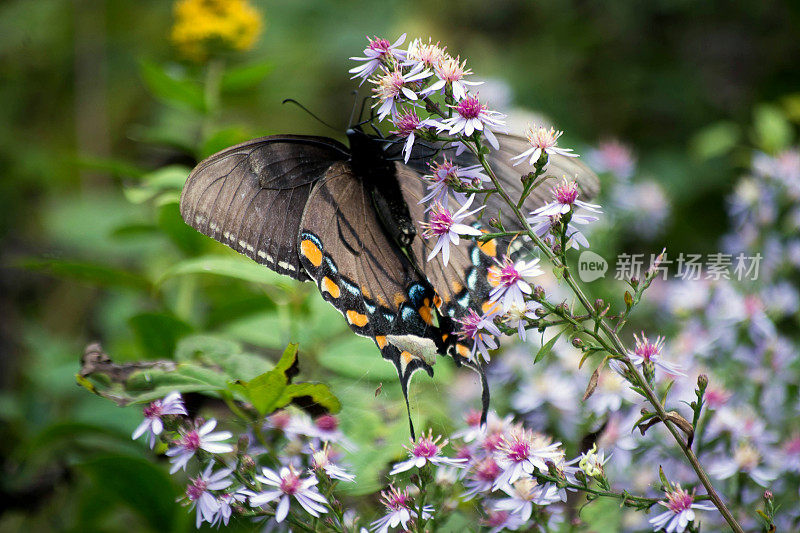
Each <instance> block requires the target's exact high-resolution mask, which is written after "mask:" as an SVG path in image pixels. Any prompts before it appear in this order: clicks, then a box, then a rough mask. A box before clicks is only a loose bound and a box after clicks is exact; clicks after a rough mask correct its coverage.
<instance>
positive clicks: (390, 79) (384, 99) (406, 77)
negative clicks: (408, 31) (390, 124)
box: [370, 64, 431, 120]
mask: <svg viewBox="0 0 800 533" xmlns="http://www.w3.org/2000/svg"><path fill="white" fill-rule="evenodd" d="M423 69H424V65H422V64H420V65H417V66H416V67H414V68H412V69H411V70H410V71H408V72H405V73H404V72H403V71H402V70H400V69H399V68H396V69H394V70H388V69H386V68H383V71H382V72H383V74H381V75H380V76H378V77H377V78H375V79H371V80H370V83H374V84H375V87H374V88H373V89H372V92H374V93H375V98H377V99H378V102H376V103H375V105H374V106H372V107H378V120H383V119H384V118H386V117H387V116H388V115H392V116H395V115H396V114H397V104H398V103H399V102H400V101H402V100H403V99H405V100H408V101H411V102H414V101H416V100H418V99H419V97H418V96H417V93H416V92H415V89H416V86H417V82H418V81H421V80H424V79H425V78H427V77H428V76H430V75H431V72H430V71H429V70H423Z"/></svg>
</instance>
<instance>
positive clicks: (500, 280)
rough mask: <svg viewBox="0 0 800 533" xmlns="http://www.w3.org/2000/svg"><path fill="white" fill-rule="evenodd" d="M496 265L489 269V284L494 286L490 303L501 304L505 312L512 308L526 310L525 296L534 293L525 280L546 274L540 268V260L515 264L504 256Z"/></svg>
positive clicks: (490, 295) (535, 259) (490, 294)
mask: <svg viewBox="0 0 800 533" xmlns="http://www.w3.org/2000/svg"><path fill="white" fill-rule="evenodd" d="M495 263H497V264H496V265H493V266H491V267H489V275H488V279H489V283H491V284H492V285H493V286H494V288H493V289H492V292H490V293H489V299H490V301H492V302H501V304H502V306H503V311H508V310H509V309H511V308H512V307H517V308H518V309H524V308H525V295H528V294H531V292H533V289H531V286H530V285H529V284H528V282H527V281H525V278H532V277H534V276H539V275H541V274H544V271H543V270H542V269H541V268H539V258H538V257H537V258H534V259H532V260H531V261H522V260H520V261H516V262H514V261H513V260H512V259H511V258H510V257H508V256H504V257H503V260H502V261H498V260H497V259H495Z"/></svg>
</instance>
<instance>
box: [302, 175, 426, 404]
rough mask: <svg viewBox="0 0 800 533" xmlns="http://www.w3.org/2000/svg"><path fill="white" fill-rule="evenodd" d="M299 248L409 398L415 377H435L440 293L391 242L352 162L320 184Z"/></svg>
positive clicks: (326, 293) (311, 271)
mask: <svg viewBox="0 0 800 533" xmlns="http://www.w3.org/2000/svg"><path fill="white" fill-rule="evenodd" d="M297 248H298V250H299V255H300V263H301V265H302V266H303V268H304V269H305V270H306V272H307V273H308V275H309V276H310V277H312V278H313V279H314V280H315V281H316V282H317V286H318V287H319V290H320V293H321V294H322V295H323V297H324V298H325V299H326V300H327V301H328V302H330V303H331V304H332V305H333V306H334V307H336V308H337V309H338V310H339V311H340V312H341V313H342V315H343V316H344V318H345V320H346V321H347V323H348V325H349V326H350V328H351V329H353V331H355V332H356V333H358V334H359V335H362V336H365V337H370V338H372V339H373V340H374V341H375V343H376V344H377V346H378V348H380V350H381V354H382V355H383V357H384V358H385V359H388V360H390V361H392V363H393V364H394V365H395V367H396V369H397V372H398V374H399V376H400V382H401V385H402V387H403V393H404V395H406V401H408V397H407V394H408V383H409V380H410V378H411V376H412V375H413V373H414V372H415V371H416V370H419V369H423V370H425V371H426V372H428V373H429V374H432V372H433V369H432V367H431V365H432V364H433V360H431V359H430V358H426V356H425V353H428V354H429V355H431V356H432V357H435V353H436V351H437V343H436V338H437V335H438V336H441V333H440V330H439V328H438V327H437V326H436V325H435V323H434V318H433V312H434V311H433V308H434V307H435V301H434V300H435V292H434V291H433V289H432V287H431V286H430V284H429V283H428V282H427V281H426V280H425V279H424V278H422V277H421V276H420V275H419V273H418V270H417V269H415V268H414V266H413V265H412V264H411V262H410V261H409V260H408V258H407V257H406V256H405V255H404V254H403V253H402V251H401V249H400V248H399V247H398V246H397V244H396V243H394V242H393V241H391V240H390V239H389V238H388V237H387V234H386V231H385V230H384V228H383V226H382V223H381V221H380V219H379V216H378V213H377V211H376V209H375V207H374V204H373V201H372V198H371V195H370V192H369V191H368V189H367V187H366V186H365V185H364V183H363V181H362V180H361V179H359V178H358V177H357V176H356V175H355V174H354V173H353V170H352V168H351V167H350V165H349V163H346V162H337V163H335V164H334V165H332V166H331V167H330V168H329V169H328V172H327V174H326V176H325V178H324V179H323V180H322V181H321V182H319V183H318V184H317V185H316V186H315V188H314V190H313V192H312V193H311V195H310V197H309V199H308V203H307V205H306V208H305V212H304V214H303V217H302V222H301V224H300V232H299V237H298V244H297ZM412 346H413V348H412ZM426 359H427V360H426Z"/></svg>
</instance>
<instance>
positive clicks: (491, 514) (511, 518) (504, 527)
mask: <svg viewBox="0 0 800 533" xmlns="http://www.w3.org/2000/svg"><path fill="white" fill-rule="evenodd" d="M526 522H527V520H524V519H523V518H522V517H521V516H520V515H518V514H514V513H509V512H508V511H501V510H493V509H486V518H484V519H482V520H481V524H482V525H484V526H486V527H488V528H490V529H489V533H500V532H501V531H516V530H518V529H519V528H520V527H522V526H524V525H525V523H526Z"/></svg>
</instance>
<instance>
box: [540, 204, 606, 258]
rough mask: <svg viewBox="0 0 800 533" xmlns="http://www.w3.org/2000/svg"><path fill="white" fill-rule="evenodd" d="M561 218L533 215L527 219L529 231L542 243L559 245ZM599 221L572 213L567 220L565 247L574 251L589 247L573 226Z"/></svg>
mask: <svg viewBox="0 0 800 533" xmlns="http://www.w3.org/2000/svg"><path fill="white" fill-rule="evenodd" d="M563 220H564V218H563V216H562V215H561V214H556V215H533V216H531V217H530V218H528V224H530V225H531V230H533V232H534V233H535V234H536V235H538V236H539V237H540V238H541V239H542V240H543V241H545V242H548V243H550V244H551V245H552V244H560V238H561V225H562V224H563ZM597 220H599V219H598V218H597V217H595V216H592V215H584V214H583V213H581V212H579V211H576V212H573V213H572V216H571V217H570V218H569V222H568V223H567V229H566V237H567V247H568V248H574V249H576V250H578V249H580V248H581V247H583V248H588V247H589V240H588V239H587V238H586V236H585V235H584V234H583V233H582V232H581V230H579V229H578V228H576V227H575V226H574V225H573V224H589V223H590V222H595V221H597Z"/></svg>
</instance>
